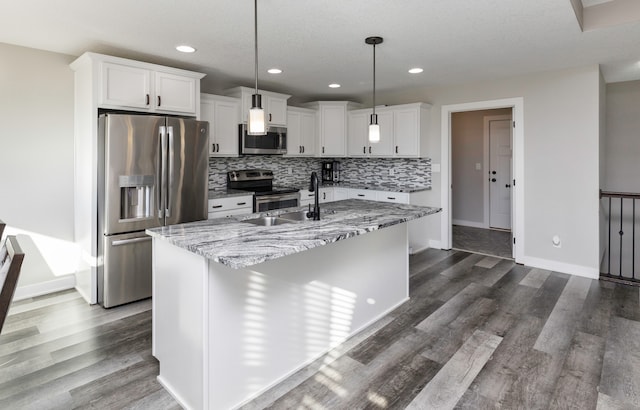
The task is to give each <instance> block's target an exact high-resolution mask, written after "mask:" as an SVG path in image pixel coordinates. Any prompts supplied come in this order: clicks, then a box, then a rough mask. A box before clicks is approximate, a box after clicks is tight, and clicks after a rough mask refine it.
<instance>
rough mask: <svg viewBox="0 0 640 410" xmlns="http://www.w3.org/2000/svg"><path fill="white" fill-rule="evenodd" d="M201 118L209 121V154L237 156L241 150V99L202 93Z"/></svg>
mask: <svg viewBox="0 0 640 410" xmlns="http://www.w3.org/2000/svg"><path fill="white" fill-rule="evenodd" d="M200 119H201V120H203V121H208V122H209V156H210V157H237V156H238V152H239V133H240V131H239V129H238V124H239V123H240V100H239V99H238V98H231V97H222V96H219V95H212V94H201V97H200Z"/></svg>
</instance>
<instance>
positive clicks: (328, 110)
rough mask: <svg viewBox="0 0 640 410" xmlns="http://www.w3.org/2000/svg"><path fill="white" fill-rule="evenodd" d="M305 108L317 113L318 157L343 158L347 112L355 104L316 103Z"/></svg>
mask: <svg viewBox="0 0 640 410" xmlns="http://www.w3.org/2000/svg"><path fill="white" fill-rule="evenodd" d="M305 106H306V107H309V108H312V109H315V110H316V112H317V114H316V118H317V121H318V125H317V130H318V145H317V148H318V156H320V157H330V158H331V157H345V156H346V155H347V112H348V111H349V110H351V109H353V108H355V104H354V103H351V102H348V101H317V102H312V103H308V104H306V105H305Z"/></svg>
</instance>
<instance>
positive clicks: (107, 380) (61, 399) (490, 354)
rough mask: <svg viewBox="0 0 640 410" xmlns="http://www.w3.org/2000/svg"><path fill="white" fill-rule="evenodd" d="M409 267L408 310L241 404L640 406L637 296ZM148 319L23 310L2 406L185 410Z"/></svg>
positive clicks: (0, 363) (493, 272) (423, 259)
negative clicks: (169, 382)
mask: <svg viewBox="0 0 640 410" xmlns="http://www.w3.org/2000/svg"><path fill="white" fill-rule="evenodd" d="M410 262H411V263H410V269H411V280H410V293H411V300H410V301H408V302H407V303H405V304H404V305H402V306H401V307H399V308H398V309H396V310H395V311H394V312H392V313H391V314H389V315H387V316H386V317H384V318H383V319H381V320H380V321H378V322H376V323H375V324H374V325H373V326H371V327H370V328H368V329H366V330H365V331H363V332H361V333H360V334H358V335H356V336H354V337H353V338H351V339H350V340H348V341H347V342H345V343H343V344H342V345H340V346H338V347H337V348H336V349H334V350H333V351H331V352H329V353H327V354H326V355H325V356H323V357H322V358H320V359H318V360H316V361H315V362H314V363H312V364H310V365H309V366H307V367H305V368H303V369H301V370H300V371H298V372H297V373H296V374H294V375H292V376H291V377H289V378H287V379H286V380H285V381H283V382H282V383H280V384H278V385H276V386H275V387H273V388H272V389H271V390H269V391H267V392H266V393H264V394H263V395H261V396H260V397H258V398H256V399H255V400H253V401H252V402H249V403H247V404H246V405H245V406H244V408H245V409H261V408H273V409H290V408H301V409H365V408H366V409H383V408H393V409H403V408H410V409H450V408H458V409H493V408H502V409H548V408H557V409H596V408H598V409H628V408H638V407H639V406H640V299H639V295H640V292H639V290H638V288H635V287H629V286H626V285H621V284H616V283H611V282H603V281H596V280H589V279H584V278H580V277H574V276H570V275H565V274H560V273H556V272H549V271H544V270H539V269H531V268H528V267H524V266H521V265H515V264H514V263H513V262H512V261H510V260H504V259H498V258H494V257H487V256H483V255H478V254H470V253H466V252H460V251H450V252H445V251H436V250H427V251H425V252H422V253H420V254H418V255H415V256H412V257H411V261H410ZM150 309H151V303H150V301H149V300H147V301H142V302H138V303H133V304H129V305H126V306H123V307H119V308H114V309H109V310H105V309H102V308H100V307H98V306H88V305H87V304H86V303H85V302H84V301H83V300H82V299H81V297H80V296H79V295H78V294H77V293H76V292H75V291H65V292H60V293H56V294H53V295H47V296H43V297H38V298H33V299H29V300H24V301H20V302H16V303H14V304H13V305H12V307H11V311H10V313H9V317H8V318H7V321H6V323H5V327H4V329H3V330H2V334H1V335H0V409H71V408H93V409H123V408H126V409H175V408H180V407H179V406H178V405H177V403H176V402H175V401H174V400H173V399H172V398H171V396H170V395H169V394H168V393H167V392H165V391H164V390H163V388H162V387H161V386H160V385H159V384H158V382H157V381H156V375H157V374H158V362H157V361H156V360H155V359H154V358H153V357H152V356H151V311H150ZM176 354H179V352H176Z"/></svg>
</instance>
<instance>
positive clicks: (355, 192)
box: [349, 189, 376, 201]
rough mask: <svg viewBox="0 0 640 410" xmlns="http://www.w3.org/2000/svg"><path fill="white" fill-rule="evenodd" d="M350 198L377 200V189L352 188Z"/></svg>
mask: <svg viewBox="0 0 640 410" xmlns="http://www.w3.org/2000/svg"><path fill="white" fill-rule="evenodd" d="M349 198H353V199H368V200H369V201H375V200H376V191H370V190H368V189H350V190H349Z"/></svg>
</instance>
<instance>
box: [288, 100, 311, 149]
mask: <svg viewBox="0 0 640 410" xmlns="http://www.w3.org/2000/svg"><path fill="white" fill-rule="evenodd" d="M315 146H316V113H315V111H313V110H308V109H305V108H297V107H290V108H289V109H288V110H287V155H290V156H296V157H304V156H314V155H315V152H316V150H315Z"/></svg>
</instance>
